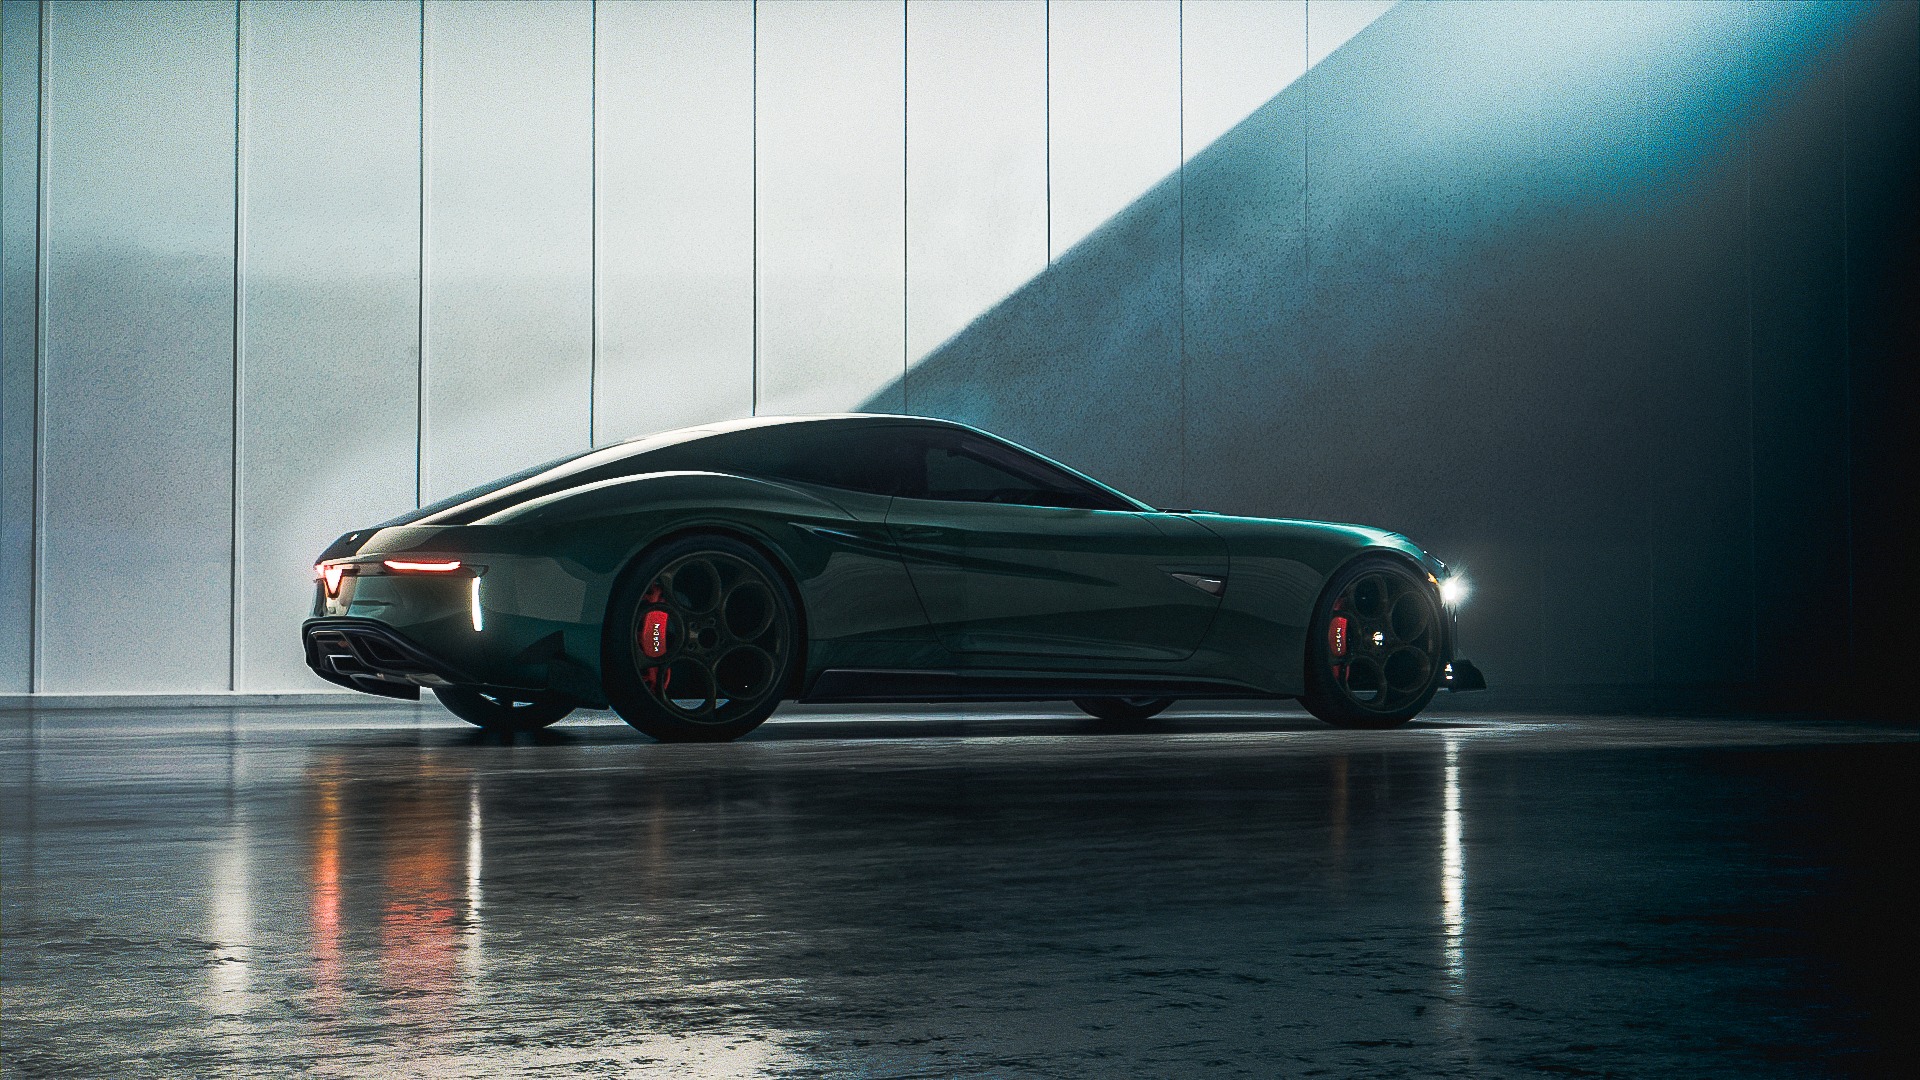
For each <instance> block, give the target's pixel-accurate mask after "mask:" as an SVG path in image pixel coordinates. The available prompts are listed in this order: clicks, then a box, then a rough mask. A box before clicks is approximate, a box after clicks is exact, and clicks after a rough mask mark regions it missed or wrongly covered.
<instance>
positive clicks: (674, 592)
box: [601, 536, 799, 742]
mask: <svg viewBox="0 0 1920 1080" xmlns="http://www.w3.org/2000/svg"><path fill="white" fill-rule="evenodd" d="M795 612H796V604H795V603H794V600H793V595H792V593H791V592H790V591H789V589H788V588H787V585H786V579H785V578H784V577H782V576H781V574H780V571H779V570H777V569H776V568H775V567H774V566H773V564H772V563H770V562H768V561H767V559H766V557H765V556H763V555H761V554H760V553H759V552H758V551H756V550H754V549H753V548H751V547H749V546H747V545H746V544H744V543H741V542H740V541H738V540H734V539H732V538H730V537H725V536H690V537H687V538H685V539H682V540H676V541H674V542H672V543H670V544H667V545H666V546H664V547H662V548H660V549H659V550H657V551H654V552H651V553H649V554H648V555H646V556H644V557H643V558H642V559H641V561H640V562H639V563H638V564H637V565H636V566H634V568H633V570H632V572H631V573H629V574H627V575H626V577H625V579H624V580H623V581H622V582H621V584H620V586H619V587H618V588H617V589H616V590H615V593H614V597H613V602H612V603H611V604H610V605H609V606H608V610H607V621H606V626H605V629H604V631H603V644H602V652H601V659H602V668H603V671H604V686H605V688H606V692H607V701H608V702H609V703H610V704H612V706H613V709H614V711H615V712H617V713H619V714H620V717H621V719H623V720H625V721H626V722H627V723H629V724H631V725H633V727H635V728H637V729H639V730H640V731H643V732H645V733H646V734H648V735H651V736H653V737H654V738H656V739H659V740H660V741H662V742H725V741H727V740H730V739H737V738H739V737H740V736H742V735H745V734H746V733H747V732H749V731H752V730H753V729H754V728H756V727H759V726H760V724H761V722H762V721H764V720H765V719H766V718H767V717H769V716H771V715H773V710H774V709H775V708H776V707H777V706H779V704H780V699H781V697H782V696H783V694H784V693H785V691H786V689H787V687H788V685H789V684H790V683H791V682H792V680H793V666H794V663H795V659H796V657H797V655H798V652H799V648H798V641H797V640H796V638H797V635H798V633H799V620H798V619H797V618H796V615H795Z"/></svg>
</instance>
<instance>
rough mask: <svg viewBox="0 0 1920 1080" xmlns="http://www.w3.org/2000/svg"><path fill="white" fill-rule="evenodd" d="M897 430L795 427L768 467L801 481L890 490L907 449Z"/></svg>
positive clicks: (897, 483) (896, 481) (896, 489)
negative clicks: (800, 428)
mask: <svg viewBox="0 0 1920 1080" xmlns="http://www.w3.org/2000/svg"><path fill="white" fill-rule="evenodd" d="M903 434H904V432H903V431H902V430H901V429H898V428H884V427H871V426H862V427H857V428H837V429H836V428H824V429H820V430H815V431H804V430H803V431H799V432H795V433H794V437H793V439H792V441H791V442H789V443H788V444H787V445H786V446H785V447H784V448H783V449H784V451H785V453H784V454H782V455H781V460H780V461H778V462H777V463H774V464H773V465H772V467H771V468H770V469H769V470H768V471H769V472H771V473H772V474H773V475H774V476H777V477H779V478H781V479H786V480H797V481H799V482H801V483H803V484H820V485H823V486H825V487H836V488H847V489H849V490H852V491H864V492H867V493H868V494H871V495H894V494H897V493H898V492H899V490H900V478H901V463H902V460H903V459H904V457H905V455H906V453H907V452H908V450H909V446H908V444H907V443H906V441H905V440H904V439H903V438H902V437H901V436H902V435H903Z"/></svg>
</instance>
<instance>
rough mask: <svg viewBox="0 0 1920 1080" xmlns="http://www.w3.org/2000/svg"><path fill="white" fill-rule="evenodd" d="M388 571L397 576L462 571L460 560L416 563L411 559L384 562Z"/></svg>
mask: <svg viewBox="0 0 1920 1080" xmlns="http://www.w3.org/2000/svg"><path fill="white" fill-rule="evenodd" d="M382 565H384V566H385V567H386V568H387V569H389V570H391V571H393V572H394V573H396V574H446V573H451V572H453V571H455V570H458V569H460V560H459V559H447V560H445V561H436V562H428V561H424V560H422V561H415V560H411V559H386V560H383V561H382Z"/></svg>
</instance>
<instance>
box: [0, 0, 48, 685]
mask: <svg viewBox="0 0 1920 1080" xmlns="http://www.w3.org/2000/svg"><path fill="white" fill-rule="evenodd" d="M0 20H4V21H3V22H0V48H4V50H5V54H4V56H0V80H4V84H3V85H0V108H4V110H5V113H4V115H3V116H0V185H4V193H0V206H4V213H5V215H6V216H5V221H4V222H3V223H0V237H4V241H3V245H4V251H0V265H3V266H4V293H3V294H0V305H3V306H0V693H7V694H24V693H26V692H27V691H28V690H30V689H32V672H31V670H30V665H31V663H32V658H33V453H34V446H33V444H34V423H33V416H34V408H35V406H34V394H35V390H34V383H35V380H36V371H35V367H36V365H37V363H38V359H37V357H36V351H37V348H38V339H39V327H38V326H37V325H36V324H37V320H36V318H35V315H36V313H37V311H38V301H37V300H36V298H35V295H34V294H35V291H36V290H37V288H38V275H39V260H40V248H39V234H40V220H39V219H40V4H39V3H38V0H6V4H5V5H4V7H0Z"/></svg>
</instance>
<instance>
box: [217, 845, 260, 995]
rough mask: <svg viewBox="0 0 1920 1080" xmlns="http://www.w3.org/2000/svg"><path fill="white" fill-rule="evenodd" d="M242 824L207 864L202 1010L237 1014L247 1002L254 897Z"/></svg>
mask: <svg viewBox="0 0 1920 1080" xmlns="http://www.w3.org/2000/svg"><path fill="white" fill-rule="evenodd" d="M247 840H248V838H247V825H246V822H245V821H236V822H234V823H233V824H232V825H230V826H229V827H228V831H227V836H226V838H225V840H223V841H222V842H221V844H220V849H219V851H218V852H217V853H216V854H215V855H214V857H213V865H212V866H210V867H209V868H208V878H209V880H208V882H207V892H208V898H207V899H208V903H207V907H208V912H207V914H208V920H207V921H208V923H209V926H208V933H207V936H208V938H209V940H208V942H207V948H208V956H207V1011H209V1012H211V1013H213V1014H215V1015H217V1016H238V1015H240V1014H241V1013H244V1012H246V1011H247V1010H248V1008H249V1007H250V1006H251V1004H252V1001H251V995H250V994H249V993H248V986H247V967H248V962H249V960H251V959H252V958H251V957H250V956H249V955H248V944H249V943H250V942H251V941H252V940H253V897H252V889H251V882H250V881H249V875H248V867H247Z"/></svg>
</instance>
